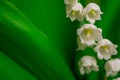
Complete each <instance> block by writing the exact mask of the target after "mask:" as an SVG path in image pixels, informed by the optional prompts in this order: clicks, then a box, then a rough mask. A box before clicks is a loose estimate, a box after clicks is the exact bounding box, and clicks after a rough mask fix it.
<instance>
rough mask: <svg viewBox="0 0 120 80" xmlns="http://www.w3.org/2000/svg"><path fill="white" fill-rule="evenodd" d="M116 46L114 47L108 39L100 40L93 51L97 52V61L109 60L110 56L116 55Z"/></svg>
mask: <svg viewBox="0 0 120 80" xmlns="http://www.w3.org/2000/svg"><path fill="white" fill-rule="evenodd" d="M116 48H117V45H114V44H113V43H112V42H111V41H109V40H108V39H102V40H100V41H99V42H98V44H97V45H96V47H95V48H94V51H95V52H97V56H98V58H99V59H105V60H108V59H110V57H111V55H116V54H117V50H116Z"/></svg>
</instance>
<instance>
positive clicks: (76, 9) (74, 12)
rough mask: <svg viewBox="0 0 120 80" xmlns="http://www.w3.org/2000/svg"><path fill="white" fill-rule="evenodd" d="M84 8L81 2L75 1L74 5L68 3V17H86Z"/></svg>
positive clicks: (79, 18) (71, 18)
mask: <svg viewBox="0 0 120 80" xmlns="http://www.w3.org/2000/svg"><path fill="white" fill-rule="evenodd" d="M82 10H83V7H82V5H81V4H80V3H75V4H74V5H66V15H67V16H66V17H69V18H70V20H71V21H74V20H78V21H82V20H83V19H84V17H83V15H82Z"/></svg>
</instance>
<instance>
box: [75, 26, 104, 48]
mask: <svg viewBox="0 0 120 80" xmlns="http://www.w3.org/2000/svg"><path fill="white" fill-rule="evenodd" d="M77 34H78V36H79V38H80V41H81V42H80V43H82V44H85V45H87V46H93V45H95V44H96V43H95V41H99V40H101V39H102V30H101V29H100V28H97V27H96V26H95V25H93V24H85V25H83V26H82V27H81V28H79V29H78V30H77Z"/></svg>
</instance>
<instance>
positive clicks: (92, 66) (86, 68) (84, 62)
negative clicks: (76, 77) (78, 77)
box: [78, 56, 99, 75]
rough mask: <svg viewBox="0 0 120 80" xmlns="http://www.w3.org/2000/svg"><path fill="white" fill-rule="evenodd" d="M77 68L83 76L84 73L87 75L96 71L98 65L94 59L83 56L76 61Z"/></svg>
mask: <svg viewBox="0 0 120 80" xmlns="http://www.w3.org/2000/svg"><path fill="white" fill-rule="evenodd" d="M78 66H79V70H80V73H81V74H82V75H84V74H85V73H87V74H89V73H90V72H91V71H92V70H93V71H98V70H99V69H98V65H97V62H96V59H95V58H94V57H91V56H84V57H82V58H81V59H80V60H79V61H78Z"/></svg>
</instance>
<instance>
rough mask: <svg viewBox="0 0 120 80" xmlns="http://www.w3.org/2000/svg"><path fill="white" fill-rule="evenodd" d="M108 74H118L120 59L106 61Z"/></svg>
mask: <svg viewBox="0 0 120 80" xmlns="http://www.w3.org/2000/svg"><path fill="white" fill-rule="evenodd" d="M105 70H106V76H107V77H109V76H116V75H117V73H118V72H119V71H120V59H113V60H109V61H107V62H106V63H105Z"/></svg>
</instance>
